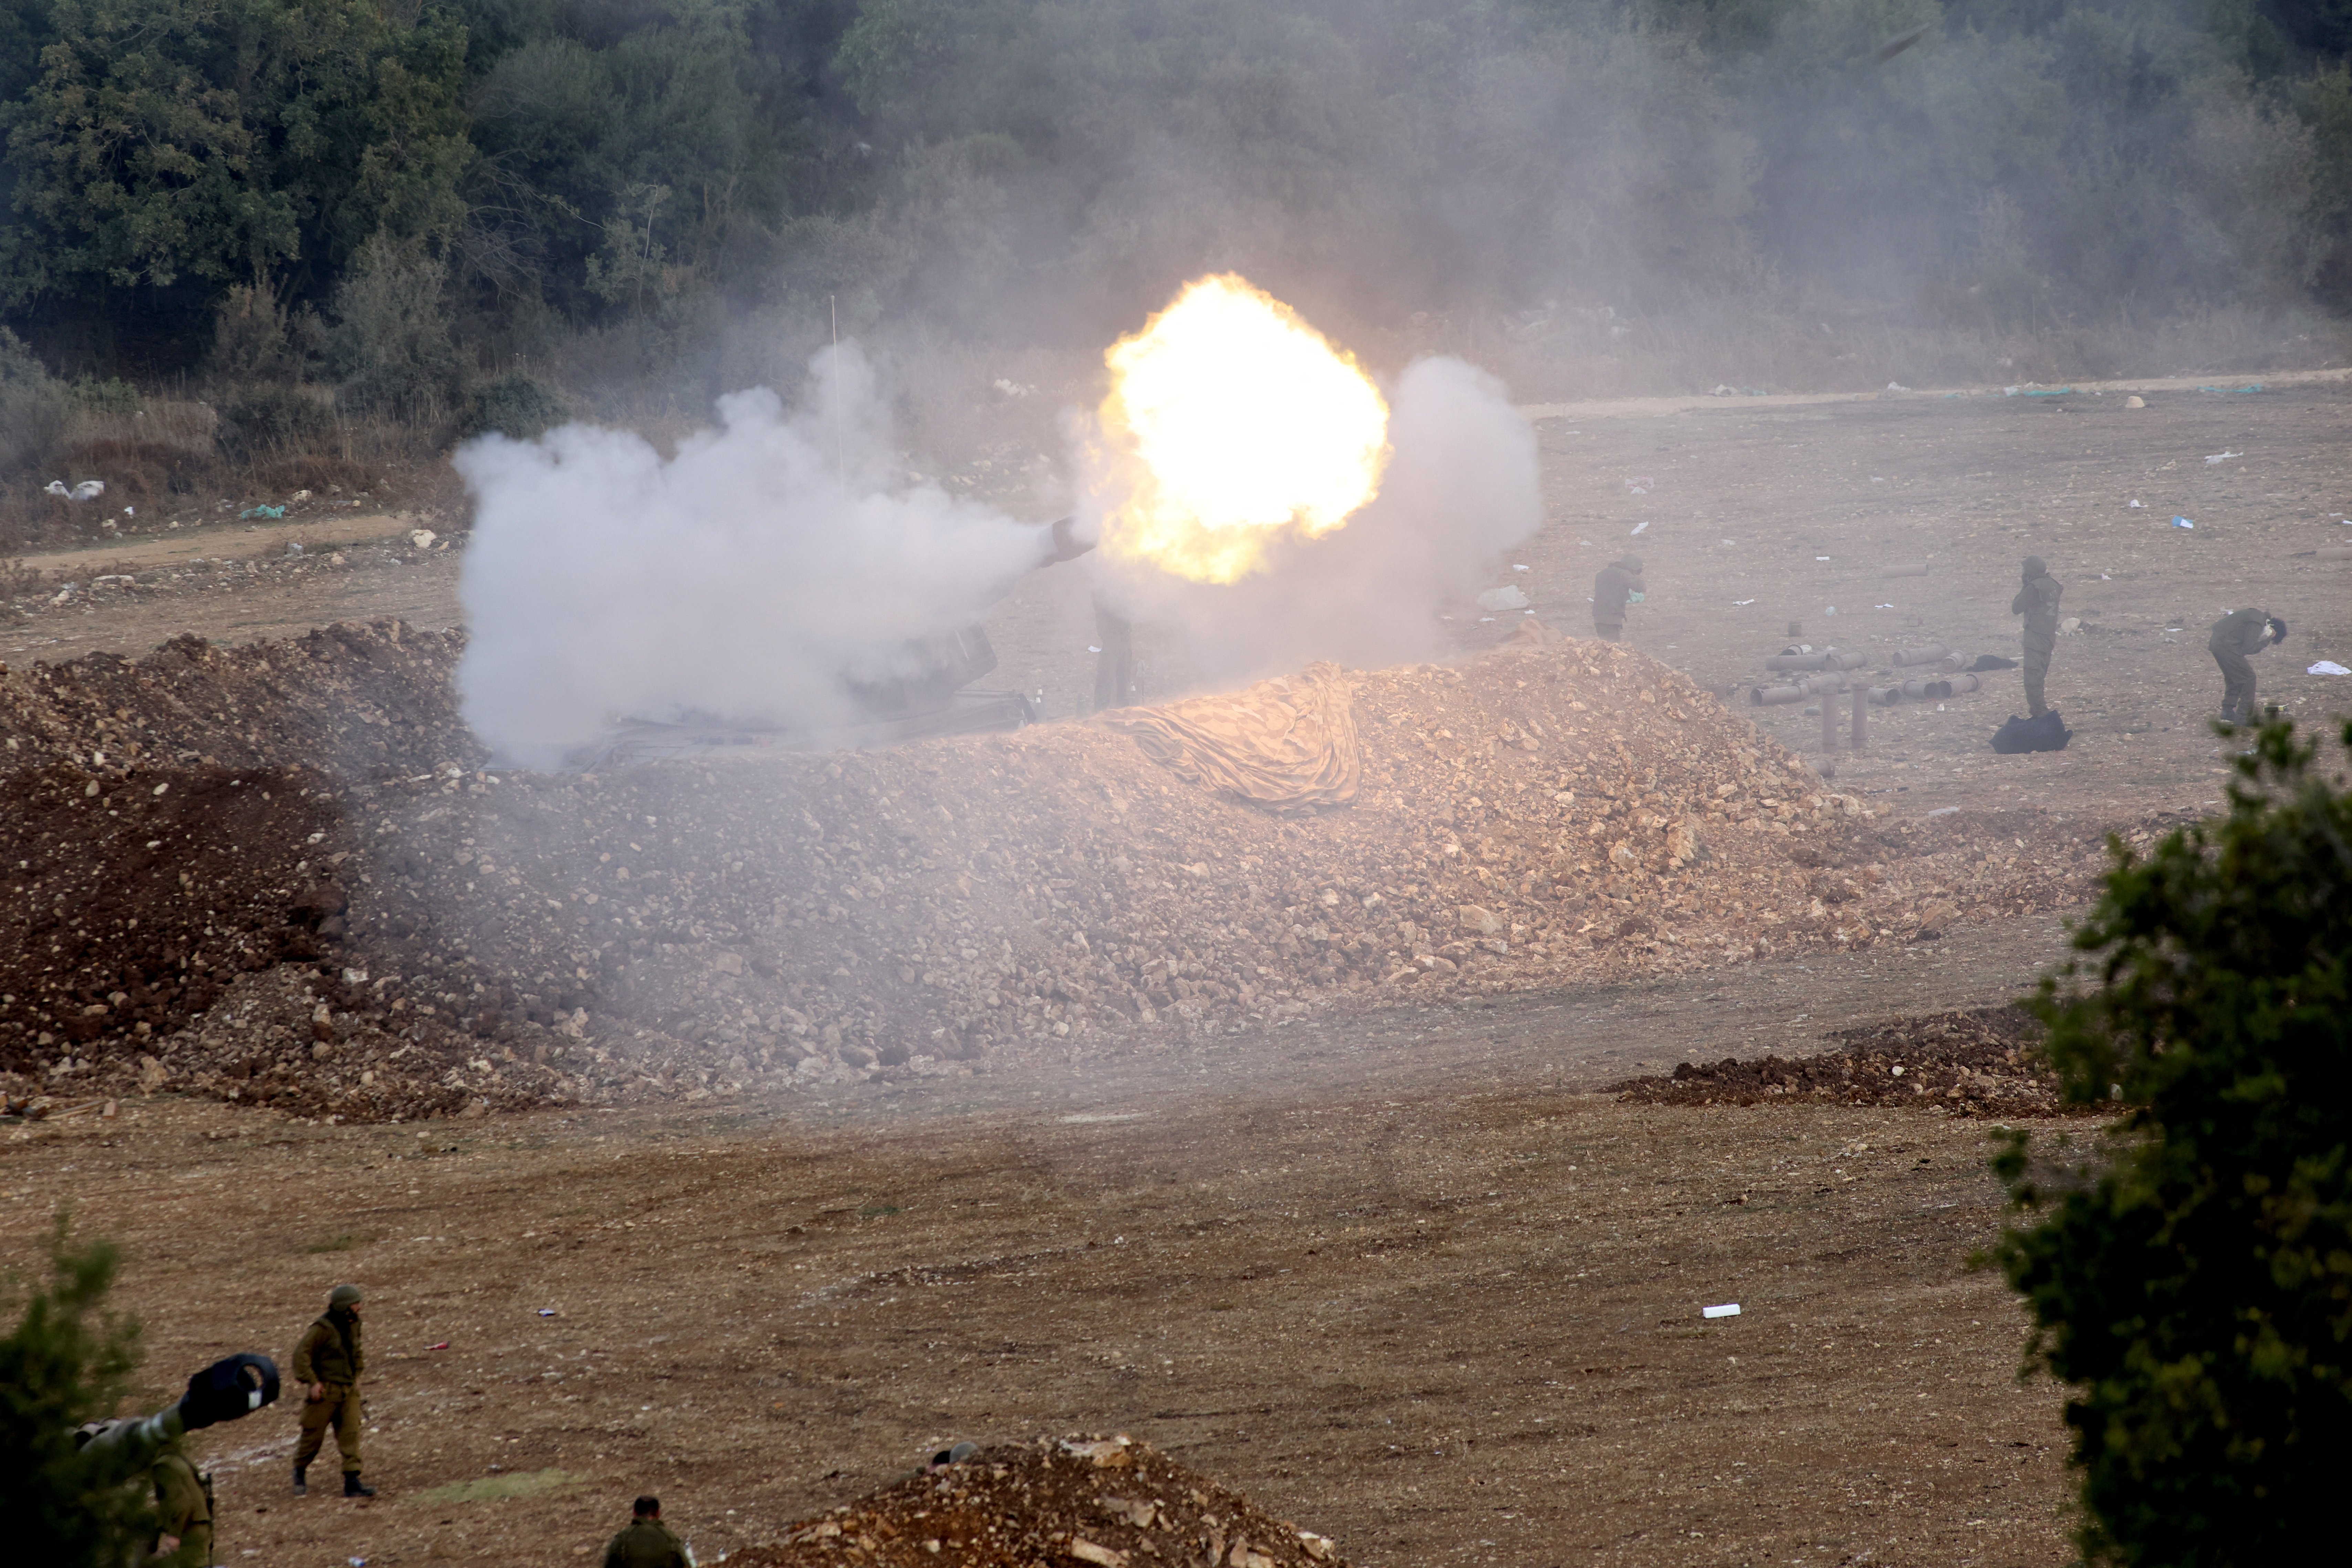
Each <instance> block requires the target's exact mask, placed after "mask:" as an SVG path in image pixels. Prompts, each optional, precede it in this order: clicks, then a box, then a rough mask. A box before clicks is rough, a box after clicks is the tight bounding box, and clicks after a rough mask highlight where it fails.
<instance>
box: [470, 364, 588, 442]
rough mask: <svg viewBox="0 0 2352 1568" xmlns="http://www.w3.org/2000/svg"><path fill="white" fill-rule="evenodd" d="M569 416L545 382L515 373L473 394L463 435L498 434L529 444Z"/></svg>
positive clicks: (567, 410)
mask: <svg viewBox="0 0 2352 1568" xmlns="http://www.w3.org/2000/svg"><path fill="white" fill-rule="evenodd" d="M571 417H572V411H571V409H570V408H568V407H566V406H565V404H564V402H563V400H562V398H561V397H559V396H557V395H556V394H555V392H553V391H552V390H551V388H549V387H548V386H547V385H546V383H544V382H538V381H534V380H532V379H531V378H530V377H529V376H526V375H521V374H516V375H510V376H505V377H501V378H500V379H499V380H498V381H494V382H490V384H489V385H488V386H486V387H484V388H482V389H481V390H480V391H479V392H476V393H475V394H474V406H473V410H472V413H470V414H469V416H468V417H467V421H466V434H467V435H482V434H488V432H490V431H497V432H498V433H499V434H501V435H510V436H512V437H513V438H514V439H515V440H517V441H529V440H530V438H531V437H532V436H534V435H538V434H541V433H542V432H544V431H547V430H550V429H552V428H553V427H554V426H556V425H559V424H562V423H563V422H564V421H566V420H568V419H570V418H571Z"/></svg>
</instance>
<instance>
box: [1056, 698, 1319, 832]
mask: <svg viewBox="0 0 2352 1568" xmlns="http://www.w3.org/2000/svg"><path fill="white" fill-rule="evenodd" d="M1354 703H1355V688H1354V687H1353V685H1350V684H1349V681H1348V680H1347V679H1346V677H1345V676H1344V675H1343V674H1341V673H1340V670H1339V666H1338V665H1337V664H1309V665H1307V668H1306V669H1304V670H1302V671H1300V672H1299V673H1298V674H1295V675H1286V676H1282V677H1280V678H1278V679H1276V680H1271V681H1260V682H1258V683H1257V685H1254V686H1250V687H1248V688H1246V689H1244V690H1242V691H1238V692H1234V693H1231V694H1227V695H1218V696H1203V697H1187V698H1185V699H1184V700H1182V701H1181V702H1173V703H1169V704H1167V705H1165V706H1159V707H1130V708H1114V709H1112V710H1111V711H1109V712H1108V713H1105V714H1101V715H1098V716H1097V717H1096V719H1095V722H1096V723H1097V724H1100V725H1102V726H1103V727H1106V728H1108V729H1116V730H1120V731H1123V732H1125V733H1126V734H1129V735H1132V736H1133V737H1135V743H1136V744H1137V745H1138V746H1139V747H1142V748H1143V751H1144V754H1145V755H1146V756H1148V757H1150V758H1152V759H1153V760H1154V761H1156V762H1160V763H1162V764H1164V765H1165V766H1167V767H1168V768H1171V769H1173V770H1174V771H1175V772H1177V773H1179V774H1181V776H1183V777H1184V778H1186V779H1191V780H1192V781H1193V782H1194V783H1196V784H1202V785H1205V786H1207V787H1208V788H1209V789H1217V790H1222V791H1223V792H1224V793H1226V794H1229V795H1232V796H1234V798H1235V799H1237V800H1247V801H1251V802H1253V803H1255V804H1256V805H1261V806H1271V807H1273V808H1274V809H1275V810H1304V809H1307V808H1311V807H1315V806H1344V805H1346V804H1347V803H1348V802H1349V801H1350V800H1354V799H1355V798H1356V785H1357V782H1358V780H1360V779H1361V778H1362V776H1363V751H1362V748H1361V747H1360V746H1359V745H1358V744H1357V740H1356V716H1355V709H1354Z"/></svg>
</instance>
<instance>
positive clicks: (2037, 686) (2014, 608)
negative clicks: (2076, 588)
mask: <svg viewBox="0 0 2352 1568" xmlns="http://www.w3.org/2000/svg"><path fill="white" fill-rule="evenodd" d="M2024 575H2025V585H2024V586H2023V587H2021V588H2020V589H2019V590H2018V591H2017V597H2016V598H2014V599H2012V600H2011V601H2009V612H2010V613H2011V615H2022V616H2024V617H2025V703H2026V714H2027V716H2028V717H2031V718H2040V717H2041V716H2042V715H2043V714H2045V713H2048V712H2049V711H2050V705H2049V704H2048V703H2046V702H2044V701H2043V700H2042V681H2043V680H2045V679H2046V678H2047V677H2048V676H2049V674H2050V655H2051V654H2052V653H2056V652H2057V651H2058V596H2059V595H2060V594H2061V593H2063V592H2064V591H2065V590H2064V589H2063V588H2062V587H2061V586H2060V585H2059V582H2058V580H2057V579H2056V578H2054V577H2053V576H2051V575H2050V568H2049V567H2048V566H2047V565H2045V564H2044V563H2043V561H2042V558H2041V557H2040V556H2038V555H2030V556H2027V557H2026V558H2025V574H2024Z"/></svg>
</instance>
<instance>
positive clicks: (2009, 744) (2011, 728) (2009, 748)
mask: <svg viewBox="0 0 2352 1568" xmlns="http://www.w3.org/2000/svg"><path fill="white" fill-rule="evenodd" d="M2072 739H2074V731H2073V730H2071V729H2068V728H2067V727H2066V721H2065V720H2064V719H2062V718H2060V717H2059V716H2058V715H2057V712H2056V711H2055V710H2054V709H2053V711H2051V712H2049V713H2045V714H2043V715H2042V716H2041V717H2040V718H2020V717H2018V716H2016V715H2015V714H2011V715H2010V716H2009V722H2008V723H2007V724H2004V725H2002V726H2001V727H2000V728H1999V729H1997V730H1995V731H1993V736H1992V748H1993V749H1994V750H1995V751H1998V752H2000V754H2001V755H2002V756H2003V757H2014V756H2016V755H2017V754H2018V753H2019V752H2021V751H2063V750H2065V749H2066V743H2067V742H2068V741H2070V740H2072Z"/></svg>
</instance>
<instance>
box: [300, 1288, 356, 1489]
mask: <svg viewBox="0 0 2352 1568" xmlns="http://www.w3.org/2000/svg"><path fill="white" fill-rule="evenodd" d="M366 1370H367V1353H366V1352H365V1351H364V1350H363V1349H362V1347H361V1344H360V1288H359V1287H358V1286H357V1285H338V1286H336V1287H335V1289H334V1291H333V1292H332V1293H331V1294H330V1295H329V1296H328V1297H327V1310H326V1311H325V1312H320V1314H319V1316H318V1318H317V1320H316V1321H314V1322H312V1323H311V1324H310V1328H309V1330H308V1331H307V1332H305V1333H303V1335H302V1343H300V1344H299V1345H297V1346H295V1348H294V1381H295V1382H297V1383H303V1384H308V1385H310V1387H309V1390H308V1392H309V1395H310V1397H309V1399H308V1401H307V1402H306V1403H305V1404H304V1405H303V1406H302V1440H301V1442H300V1443H299V1444H297V1445H296V1446H295V1449H294V1495H295V1496H296V1497H302V1496H305V1495H307V1494H308V1493H309V1491H310V1485H309V1483H308V1481H307V1480H306V1479H304V1476H303V1472H304V1471H305V1470H307V1469H310V1461H311V1459H312V1458H315V1457H316V1456H317V1454H318V1452H319V1449H320V1447H321V1446H322V1445H323V1444H324V1443H325V1442H326V1440H327V1428H328V1427H334V1429H335V1446H336V1447H337V1448H340V1449H341V1450H342V1456H343V1495H344V1496H345V1497H373V1496H375V1489H374V1488H373V1487H371V1486H362V1485H361V1484H360V1374H361V1373H362V1372H365V1371H366Z"/></svg>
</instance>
